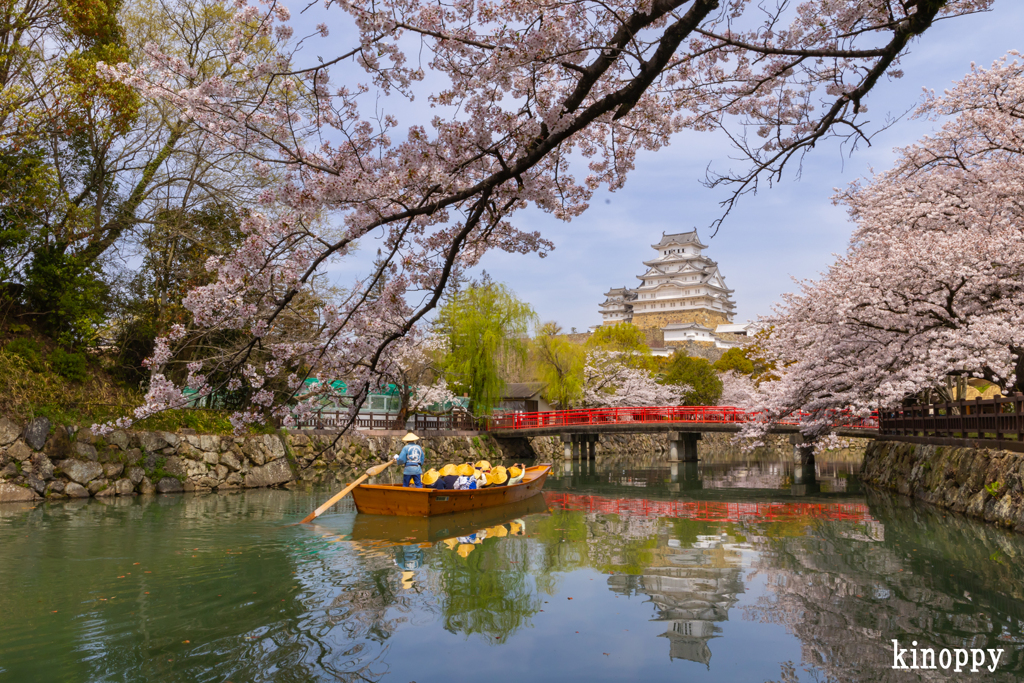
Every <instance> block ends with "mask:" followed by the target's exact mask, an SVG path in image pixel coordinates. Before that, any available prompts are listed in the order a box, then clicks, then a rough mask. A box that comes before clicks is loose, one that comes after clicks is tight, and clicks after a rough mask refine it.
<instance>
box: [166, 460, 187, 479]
mask: <svg viewBox="0 0 1024 683" xmlns="http://www.w3.org/2000/svg"><path fill="white" fill-rule="evenodd" d="M186 462H188V461H186V460H182V459H181V458H178V457H175V456H171V457H169V458H167V459H166V461H165V462H164V471H165V472H167V473H168V474H172V475H174V476H176V477H185V476H188V469H187V467H186V465H185V463H186Z"/></svg>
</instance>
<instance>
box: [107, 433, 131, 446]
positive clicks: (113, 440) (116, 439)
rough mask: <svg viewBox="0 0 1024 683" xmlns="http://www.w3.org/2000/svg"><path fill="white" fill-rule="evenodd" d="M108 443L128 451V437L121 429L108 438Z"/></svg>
mask: <svg viewBox="0 0 1024 683" xmlns="http://www.w3.org/2000/svg"><path fill="white" fill-rule="evenodd" d="M107 443H109V444H111V445H113V446H117V447H118V448H120V449H121V450H122V451H126V450H128V435H127V434H125V433H124V432H123V431H121V430H120V429H116V430H114V431H112V432H110V434H109V435H108V436H107Z"/></svg>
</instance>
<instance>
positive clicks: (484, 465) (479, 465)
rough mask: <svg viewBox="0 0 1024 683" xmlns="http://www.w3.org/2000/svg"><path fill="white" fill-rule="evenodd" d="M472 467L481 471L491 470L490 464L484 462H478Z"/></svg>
mask: <svg viewBox="0 0 1024 683" xmlns="http://www.w3.org/2000/svg"><path fill="white" fill-rule="evenodd" d="M474 467H477V468H479V469H482V470H489V469H491V463H489V462H487V461H486V460H478V461H477V463H476V465H474Z"/></svg>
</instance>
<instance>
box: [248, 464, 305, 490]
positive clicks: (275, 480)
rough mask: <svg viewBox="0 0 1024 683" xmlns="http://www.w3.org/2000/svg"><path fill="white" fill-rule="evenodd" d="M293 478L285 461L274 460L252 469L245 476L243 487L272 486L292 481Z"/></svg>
mask: <svg viewBox="0 0 1024 683" xmlns="http://www.w3.org/2000/svg"><path fill="white" fill-rule="evenodd" d="M294 478H295V476H294V475H293V474H292V470H291V468H290V467H289V466H288V461H287V460H283V459H280V460H274V461H273V462H270V463H267V464H266V465H261V466H259V467H254V468H252V471H251V472H249V473H248V474H246V475H245V487H246V488H262V487H264V486H274V485H276V484H283V483H285V482H288V481H292V480H293V479H294Z"/></svg>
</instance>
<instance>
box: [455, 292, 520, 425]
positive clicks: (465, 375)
mask: <svg viewBox="0 0 1024 683" xmlns="http://www.w3.org/2000/svg"><path fill="white" fill-rule="evenodd" d="M536 317H537V315H536V313H534V311H533V308H531V307H530V305H529V304H527V303H525V302H523V301H520V300H519V299H518V298H516V295H515V293H514V292H512V290H511V289H509V288H508V287H506V286H505V285H503V284H500V283H496V282H490V281H486V280H485V281H484V282H482V283H477V284H473V285H470V286H469V287H467V288H466V289H464V290H462V291H461V292H457V293H456V294H454V295H452V296H451V297H450V298H449V299H448V301H446V302H445V303H444V305H443V306H441V308H440V309H439V310H438V313H437V320H436V322H435V330H436V332H437V334H438V335H439V336H440V337H442V338H444V339H445V340H446V341H447V349H446V351H445V354H444V356H443V358H442V359H441V362H440V369H441V371H442V372H443V373H444V376H445V379H446V380H447V381H448V384H449V385H450V386H452V387H453V388H454V389H455V390H456V391H457V392H458V393H466V394H469V398H470V407H471V409H472V410H473V411H474V412H475V413H476V414H478V415H486V414H489V413H490V412H491V411H492V410H493V409H494V407H495V406H496V405H497V404H498V401H499V400H501V394H502V392H503V391H504V390H505V379H504V378H503V377H502V374H501V367H502V365H503V364H504V363H503V359H504V358H507V357H508V356H516V357H518V358H520V359H521V360H524V361H525V359H526V354H527V350H528V348H529V345H528V334H529V330H530V325H531V324H532V323H533V322H534V321H535V320H536Z"/></svg>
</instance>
